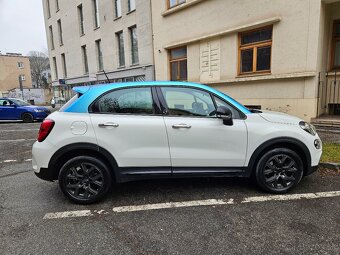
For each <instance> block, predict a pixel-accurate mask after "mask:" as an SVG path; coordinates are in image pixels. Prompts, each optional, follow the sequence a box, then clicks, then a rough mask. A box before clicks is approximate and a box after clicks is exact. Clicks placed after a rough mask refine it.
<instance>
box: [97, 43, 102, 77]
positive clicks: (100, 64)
mask: <svg viewBox="0 0 340 255" xmlns="http://www.w3.org/2000/svg"><path fill="white" fill-rule="evenodd" d="M96 50H97V61H98V71H102V70H103V69H104V65H103V53H102V48H101V40H97V41H96Z"/></svg>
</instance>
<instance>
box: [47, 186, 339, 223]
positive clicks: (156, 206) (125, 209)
mask: <svg viewBox="0 0 340 255" xmlns="http://www.w3.org/2000/svg"><path fill="white" fill-rule="evenodd" d="M339 196H340V191H327V192H316V193H302V194H289V195H269V196H254V197H246V198H243V199H242V200H241V201H240V202H237V201H235V199H233V198H230V199H228V200H225V199H207V200H193V201H183V202H167V203H157V204H145V205H131V206H118V207H113V208H112V212H113V213H123V212H137V211H149V210H160V209H171V208H185V207H198V206H216V205H222V206H223V205H235V204H247V203H258V202H270V201H291V200H300V199H308V200H309V199H318V198H330V197H339ZM96 214H102V215H107V214H109V211H106V210H79V211H65V212H56V213H46V214H45V216H44V217H43V219H60V218H70V217H87V216H94V215H96Z"/></svg>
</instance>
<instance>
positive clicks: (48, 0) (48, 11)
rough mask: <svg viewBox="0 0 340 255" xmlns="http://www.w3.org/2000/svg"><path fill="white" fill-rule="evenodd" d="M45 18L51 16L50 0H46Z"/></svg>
mask: <svg viewBox="0 0 340 255" xmlns="http://www.w3.org/2000/svg"><path fill="white" fill-rule="evenodd" d="M46 8H47V18H51V7H50V0H46Z"/></svg>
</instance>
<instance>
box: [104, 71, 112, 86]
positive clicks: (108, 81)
mask: <svg viewBox="0 0 340 255" xmlns="http://www.w3.org/2000/svg"><path fill="white" fill-rule="evenodd" d="M103 73H104V74H105V76H106V79H107V81H108V82H109V83H111V81H110V79H109V77H107V74H106V72H105V70H103Z"/></svg>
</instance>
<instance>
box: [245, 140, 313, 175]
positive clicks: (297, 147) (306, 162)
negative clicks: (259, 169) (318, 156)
mask: <svg viewBox="0 0 340 255" xmlns="http://www.w3.org/2000/svg"><path fill="white" fill-rule="evenodd" d="M278 147H282V148H288V149H291V150H293V151H294V152H296V153H297V154H298V155H299V156H300V157H301V160H302V162H303V172H304V175H305V174H306V173H307V172H308V170H309V168H310V167H311V155H310V152H309V149H308V148H307V146H306V145H305V144H304V143H303V142H301V141H300V140H297V139H295V138H292V137H278V138H274V139H270V140H268V141H266V142H264V143H262V144H261V145H260V146H259V147H257V149H256V150H255V151H254V152H253V154H252V155H251V157H250V160H249V163H248V173H249V176H250V175H252V174H253V173H254V170H255V166H256V164H257V162H258V160H259V159H260V158H261V156H262V155H264V154H265V153H266V152H267V151H269V150H271V149H274V148H278Z"/></svg>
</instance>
